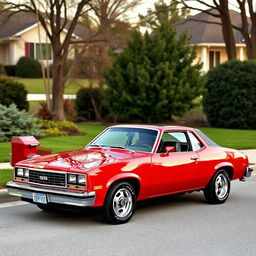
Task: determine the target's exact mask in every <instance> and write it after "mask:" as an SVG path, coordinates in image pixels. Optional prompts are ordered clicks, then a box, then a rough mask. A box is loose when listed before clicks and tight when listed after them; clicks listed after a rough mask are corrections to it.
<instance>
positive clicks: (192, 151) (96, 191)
mask: <svg viewBox="0 0 256 256" xmlns="http://www.w3.org/2000/svg"><path fill="white" fill-rule="evenodd" d="M71 143H72V141H71ZM32 146H33V145H32ZM252 170H253V169H252V168H251V167H250V166H249V163H248V158H247V156H246V155H245V154H244V153H242V152H239V151H238V150H234V149H229V148H223V147H221V146H219V145H217V144H216V143H214V142H213V141H212V140H211V139H210V138H208V137H207V136H206V135H205V134H203V133H202V132H201V131H200V130H198V129H193V128H189V127H182V126H148V125H116V126H111V127H108V128H106V129H105V130H104V131H103V132H102V133H101V134H99V135H98V136H97V137H96V138H95V139H94V140H92V142H90V143H89V144H88V145H87V146H86V147H85V148H83V149H80V150H75V151H69V152H62V153H56V154H48V155H43V156H41V155H36V154H33V155H32V156H30V158H29V159H25V160H22V161H19V162H17V163H16V164H15V166H14V180H13V181H11V182H9V183H8V184H7V188H8V192H9V194H10V195H14V196H19V197H21V199H22V200H25V201H28V202H31V203H34V204H36V205H37V206H38V207H39V208H40V209H43V210H50V209H52V208H53V207H54V206H56V205H62V206H64V205H65V206H76V207H102V213H103V216H104V218H105V220H106V221H107V222H109V223H112V224H122V223H125V222H127V221H129V220H130V219H131V217H132V216H133V214H134V211H135V206H136V202H137V201H140V200H144V199H149V198H154V197H160V196H165V195H170V194H179V193H184V192H192V191H200V190H202V191H203V193H204V196H205V198H206V200H207V202H208V203H210V204H221V203H224V202H225V201H226V200H227V198H228V196H229V192H230V181H231V180H236V179H240V180H245V178H246V177H249V176H250V175H251V173H252Z"/></svg>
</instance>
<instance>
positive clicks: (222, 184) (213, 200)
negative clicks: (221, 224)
mask: <svg viewBox="0 0 256 256" xmlns="http://www.w3.org/2000/svg"><path fill="white" fill-rule="evenodd" d="M229 192H230V179H229V176H228V173H227V171H226V170H219V171H218V172H216V173H215V175H214V176H213V178H212V179H211V180H210V182H209V184H208V185H207V186H206V188H205V189H204V196H205V199H206V201H207V202H208V203H210V204H222V203H224V202H225V201H226V200H227V198H228V196H229Z"/></svg>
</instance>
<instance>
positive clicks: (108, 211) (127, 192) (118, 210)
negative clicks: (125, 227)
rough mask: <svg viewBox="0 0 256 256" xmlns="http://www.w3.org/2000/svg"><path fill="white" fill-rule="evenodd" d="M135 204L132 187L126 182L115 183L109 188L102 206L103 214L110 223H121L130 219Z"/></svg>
mask: <svg viewBox="0 0 256 256" xmlns="http://www.w3.org/2000/svg"><path fill="white" fill-rule="evenodd" d="M135 205H136V194H135V191H134V188H133V187H132V186H131V184H130V183H128V182H119V183H116V184H115V185H114V186H113V187H111V188H110V190H109V192H108V194H107V196H106V199H105V204H104V207H103V216H104V219H105V221H106V222H108V223H111V224H123V223H126V222H127V221H129V220H130V219H131V217H132V216H133V214H134V211H135Z"/></svg>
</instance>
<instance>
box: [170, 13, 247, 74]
mask: <svg viewBox="0 0 256 256" xmlns="http://www.w3.org/2000/svg"><path fill="white" fill-rule="evenodd" d="M210 11H213V10H210ZM230 16H231V20H232V23H233V24H234V25H237V26H239V25H240V24H241V17H240V13H238V12H235V11H233V10H230ZM207 22H208V23H207ZM213 22H218V23H220V19H219V18H216V17H213V16H211V15H209V14H207V13H203V12H201V13H198V14H197V15H194V16H190V17H188V18H187V19H186V20H184V21H180V22H177V23H176V24H175V25H174V26H175V28H176V31H177V33H178V34H179V33H181V32H185V31H186V32H187V33H188V34H189V35H190V36H191V39H190V43H191V44H192V45H197V59H198V60H201V61H202V62H203V68H202V70H203V71H204V72H207V71H208V70H210V69H212V68H213V67H215V66H216V65H218V64H220V63H222V62H225V61H227V60H228V57H227V52H226V48H225V43H224V40H223V34H222V27H221V25H218V24H213ZM234 35H235V40H236V51H237V58H238V59H240V60H244V59H247V55H246V48H245V43H244V42H243V37H242V35H241V33H240V32H238V31H237V30H235V29H234Z"/></svg>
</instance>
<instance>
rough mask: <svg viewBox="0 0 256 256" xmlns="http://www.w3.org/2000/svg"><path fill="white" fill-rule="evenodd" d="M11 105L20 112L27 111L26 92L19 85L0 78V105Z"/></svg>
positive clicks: (21, 85)
mask: <svg viewBox="0 0 256 256" xmlns="http://www.w3.org/2000/svg"><path fill="white" fill-rule="evenodd" d="M12 103H14V104H15V105H16V106H17V108H18V109H20V110H22V109H25V110H28V101H27V90H26V89H25V87H24V85H23V84H21V83H18V82H16V81H14V80H11V79H6V78H0V104H2V105H5V106H9V105H10V104H12Z"/></svg>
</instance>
